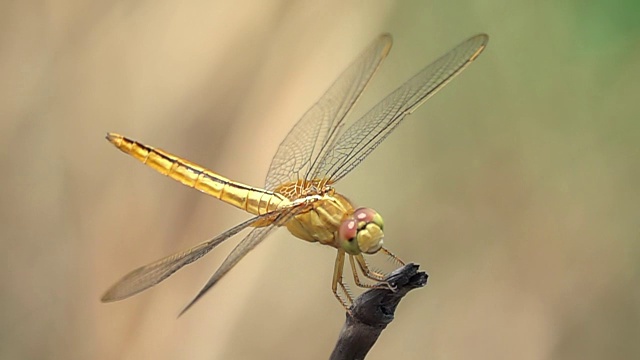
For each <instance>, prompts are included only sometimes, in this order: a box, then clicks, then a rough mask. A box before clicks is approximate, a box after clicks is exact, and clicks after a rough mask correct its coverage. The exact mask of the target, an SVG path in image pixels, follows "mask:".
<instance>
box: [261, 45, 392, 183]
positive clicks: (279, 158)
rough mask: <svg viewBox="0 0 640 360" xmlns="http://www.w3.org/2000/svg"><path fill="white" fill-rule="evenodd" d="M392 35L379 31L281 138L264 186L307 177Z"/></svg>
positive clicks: (378, 60) (378, 61)
mask: <svg viewBox="0 0 640 360" xmlns="http://www.w3.org/2000/svg"><path fill="white" fill-rule="evenodd" d="M391 42H392V41H391V36H390V35H388V34H384V35H381V36H380V37H379V38H378V39H376V40H375V41H374V42H373V43H372V44H371V45H370V46H369V47H368V48H367V49H366V50H365V51H364V52H363V53H361V54H360V56H359V57H358V58H357V59H356V60H355V61H354V62H353V63H352V64H351V65H350V66H349V67H348V68H347V69H346V70H345V71H344V72H343V73H342V74H341V75H340V76H339V77H338V79H337V80H336V81H335V82H334V83H333V84H332V85H331V87H330V88H329V89H328V90H327V92H325V93H324V95H322V97H321V98H320V100H318V102H317V103H315V105H313V106H312V107H311V108H310V109H309V110H308V111H307V112H306V113H305V114H304V115H303V116H302V118H301V119H300V120H298V122H297V123H296V125H295V126H294V127H293V128H292V129H291V131H290V132H289V134H287V136H286V137H285V139H284V140H283V141H282V143H281V144H280V146H279V147H278V150H277V152H276V154H275V156H274V158H273V160H272V161H271V166H270V167H269V172H268V173H267V178H266V186H265V187H266V189H267V190H273V189H275V188H276V187H277V186H279V185H281V184H284V183H288V182H296V181H297V180H298V179H307V178H308V175H309V174H310V173H312V172H313V171H312V169H313V168H314V167H315V166H317V162H316V161H317V159H319V158H321V156H322V154H324V152H326V150H327V149H329V148H331V146H330V145H331V144H332V142H333V141H334V140H335V139H336V135H337V134H338V132H339V129H340V127H341V126H340V125H341V124H342V121H343V120H344V118H345V116H346V115H347V114H348V113H349V110H351V108H352V107H353V105H354V104H355V103H356V101H357V100H358V98H359V97H360V94H361V93H362V91H363V90H364V88H365V87H366V85H367V84H368V83H369V80H371V77H372V76H373V74H374V73H375V71H376V69H378V67H379V65H380V63H381V62H382V60H383V59H384V58H385V57H386V56H387V54H388V53H389V50H390V49H391Z"/></svg>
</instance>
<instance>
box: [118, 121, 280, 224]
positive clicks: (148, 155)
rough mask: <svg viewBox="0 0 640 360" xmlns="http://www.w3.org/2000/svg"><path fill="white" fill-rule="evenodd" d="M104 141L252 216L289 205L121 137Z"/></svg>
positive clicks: (264, 192) (268, 194) (277, 195)
mask: <svg viewBox="0 0 640 360" xmlns="http://www.w3.org/2000/svg"><path fill="white" fill-rule="evenodd" d="M107 140H109V142H111V143H112V144H113V145H115V146H116V147H117V148H118V149H120V150H121V151H122V152H124V153H125V154H128V155H131V156H133V157H134V158H135V159H137V160H138V161H140V162H142V163H143V164H145V165H147V166H149V167H150V168H152V169H154V170H156V171H157V172H159V173H161V174H163V175H166V176H168V177H170V178H172V179H174V180H176V181H179V182H181V183H182V184H184V185H187V186H189V187H192V188H194V189H197V190H199V191H202V192H203V193H205V194H208V195H211V196H213V197H215V198H218V199H220V200H222V201H224V202H226V203H228V204H231V205H233V206H235V207H238V208H240V209H242V210H245V211H247V212H249V213H251V214H254V215H262V214H266V213H268V212H271V211H274V210H276V209H278V207H279V206H280V205H282V203H283V202H288V199H287V198H286V197H284V196H283V195H281V194H277V193H274V192H271V191H267V190H264V189H259V188H254V187H251V186H248V185H245V184H242V183H239V182H235V181H232V180H229V179H227V178H225V177H223V176H221V175H219V174H216V173H214V172H213V171H210V170H207V169H205V168H203V167H201V166H199V165H197V164H194V163H192V162H190V161H188V160H186V159H183V158H180V157H177V156H175V155H173V154H170V153H168V152H166V151H164V150H161V149H156V148H153V147H151V146H148V145H145V144H142V143H140V142H137V141H135V140H131V139H129V138H126V137H124V136H122V135H118V134H114V133H109V134H107Z"/></svg>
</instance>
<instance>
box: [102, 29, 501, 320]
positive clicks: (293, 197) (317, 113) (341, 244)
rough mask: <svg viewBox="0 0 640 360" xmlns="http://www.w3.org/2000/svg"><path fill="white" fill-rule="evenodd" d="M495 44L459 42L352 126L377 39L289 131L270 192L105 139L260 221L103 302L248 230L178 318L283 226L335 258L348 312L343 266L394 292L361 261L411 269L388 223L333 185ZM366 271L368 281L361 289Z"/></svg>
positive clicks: (134, 144)
mask: <svg viewBox="0 0 640 360" xmlns="http://www.w3.org/2000/svg"><path fill="white" fill-rule="evenodd" d="M488 41H489V37H488V36H487V35H486V34H478V35H475V36H473V37H471V38H469V39H467V40H466V41H464V42H462V43H460V44H459V45H457V46H456V47H454V48H453V49H451V50H450V51H449V52H447V53H446V54H444V55H443V56H441V57H440V58H438V59H437V60H435V61H434V62H432V63H431V64H429V65H427V66H426V67H425V68H423V69H422V70H421V71H420V72H418V73H417V74H416V75H414V76H413V77H412V78H410V79H409V80H407V81H406V82H405V83H404V84H402V85H401V86H400V87H398V88H397V89H396V90H395V91H393V92H392V93H390V94H389V95H387V96H386V97H385V98H384V99H383V100H382V101H380V102H379V103H378V104H377V105H375V106H374V107H373V108H371V109H370V110H369V111H368V112H366V113H365V115H364V116H362V117H361V118H359V119H358V120H356V121H354V122H353V123H352V124H351V125H350V126H349V127H345V119H346V118H347V115H348V114H349V113H350V111H351V109H352V108H353V106H354V104H355V103H356V102H357V101H358V99H359V98H360V96H361V94H362V92H363V91H364V89H365V88H366V87H367V85H368V84H369V82H370V80H371V78H372V77H373V75H374V74H375V72H376V71H377V70H378V68H379V67H380V65H381V63H382V61H383V60H384V59H385V58H386V56H387V54H388V53H389V51H390V49H391V44H392V38H391V35H389V34H382V35H380V36H379V37H378V38H377V39H375V40H374V41H373V42H372V43H371V44H370V45H369V46H368V47H367V48H366V49H365V50H364V51H363V52H362V53H361V54H360V55H359V56H358V57H357V58H356V59H355V60H354V61H353V62H352V63H351V64H350V65H349V66H348V67H347V68H346V69H345V70H344V71H343V72H342V73H341V75H340V76H339V77H338V78H337V79H336V80H335V81H334V83H333V84H332V85H331V86H330V87H329V88H328V89H327V91H326V92H325V93H324V94H323V95H322V96H321V97H320V99H319V100H318V101H317V102H316V103H315V104H314V105H313V106H312V107H311V108H310V109H309V110H308V111H307V112H306V113H305V114H304V115H303V116H302V118H300V119H299V120H298V122H297V123H296V124H295V125H294V126H293V128H292V129H291V130H290V131H289V133H288V134H287V136H286V137H285V138H284V140H283V141H282V143H281V144H280V146H279V147H278V149H277V151H276V153H275V156H274V157H273V159H272V161H271V165H270V167H269V170H268V172H267V176H266V181H265V185H264V187H252V186H249V185H246V184H243V183H240V182H236V181H233V180H230V179H228V178H225V177H223V176H221V175H219V174H217V173H215V172H213V171H211V170H208V169H206V168H204V167H201V166H200V165H197V164H194V163H192V162H190V161H188V160H186V159H183V158H181V157H178V156H176V155H173V154H170V153H168V152H166V151H164V150H161V149H159V148H154V147H151V146H149V145H145V144H143V143H141V142H138V141H135V140H132V139H130V138H128V137H125V136H122V135H119V134H116V133H108V134H107V136H106V138H107V140H108V141H109V142H110V143H111V144H113V145H115V147H116V148H118V149H119V150H121V151H123V152H124V153H125V154H128V155H130V156H132V157H134V158H135V159H137V160H138V161H140V162H142V163H143V164H145V165H147V166H149V167H151V168H153V169H154V170H156V171H158V172H160V173H161V174H163V175H166V176H168V177H170V178H172V179H174V180H177V181H179V182H181V183H182V184H184V185H187V186H189V187H192V188H195V189H197V190H199V191H201V192H203V193H205V194H208V195H211V196H213V197H215V198H217V199H220V200H222V201H224V202H225V203H227V204H230V205H233V206H235V207H237V208H240V209H242V210H244V211H246V212H248V213H250V214H252V215H253V216H252V217H251V218H249V219H248V220H246V221H244V222H242V223H240V224H238V225H236V226H234V227H232V228H230V229H228V230H227V231H225V232H223V233H222V234H220V235H218V236H216V237H214V238H213V239H211V240H208V241H205V242H202V243H200V244H198V245H195V246H193V247H191V248H189V249H186V250H184V251H180V252H178V253H175V254H173V255H170V256H167V257H165V258H163V259H160V260H158V261H155V262H152V263H150V264H148V265H145V266H142V267H140V268H137V269H135V270H133V271H131V272H130V273H128V274H127V275H125V276H124V277H123V278H122V279H120V280H119V281H118V282H116V283H115V284H114V285H113V286H112V287H111V288H109V289H108V290H107V291H106V293H105V294H104V296H103V297H102V301H103V302H112V301H117V300H122V299H125V298H128V297H130V296H132V295H135V294H137V293H139V292H141V291H143V290H146V289H148V288H150V287H152V286H154V285H156V284H158V283H160V282H161V281H163V280H165V279H166V278H168V277H169V276H171V275H172V274H173V273H174V272H176V271H178V270H179V269H181V268H182V267H184V266H185V265H188V264H190V263H193V262H194V261H196V260H198V259H200V258H201V257H202V256H204V255H205V254H207V253H208V252H210V251H211V250H212V249H213V248H215V247H216V246H217V245H219V244H220V243H222V242H224V241H225V240H227V239H229V238H231V237H232V236H234V235H236V234H238V233H239V232H241V231H242V230H244V229H246V228H252V230H251V231H250V232H249V233H248V234H247V235H246V236H245V237H244V238H243V239H242V240H241V241H240V242H239V243H238V245H237V246H236V247H235V248H234V249H233V250H232V251H231V253H230V254H229V255H228V256H227V258H226V259H225V260H224V261H223V263H222V264H221V265H220V267H219V268H218V269H217V270H216V271H215V273H214V274H213V275H212V276H211V278H210V279H209V281H207V283H206V284H205V285H204V287H203V288H202V289H201V290H200V291H199V292H198V293H197V295H196V296H195V297H194V298H193V299H192V300H191V301H190V302H189V303H188V304H187V306H186V307H185V308H184V309H183V310H182V312H181V313H180V315H182V314H183V313H184V312H185V311H187V310H188V309H189V308H191V306H193V304H195V303H196V302H197V301H198V300H199V299H200V298H201V297H202V296H203V295H204V294H205V293H207V292H208V291H209V290H210V289H211V287H213V286H214V285H215V284H216V283H217V282H218V281H219V280H220V279H221V278H222V277H223V276H224V275H225V274H227V273H228V272H229V271H230V270H231V269H232V268H233V267H234V266H235V265H236V264H237V263H238V262H239V261H240V260H241V259H242V258H243V257H244V256H245V255H247V254H248V253H249V252H250V251H251V250H253V249H254V248H255V247H256V246H257V245H259V244H260V243H261V242H262V241H263V240H264V239H265V238H267V236H268V235H269V234H271V233H273V232H274V230H276V229H278V228H280V227H286V228H287V230H288V231H289V232H290V233H291V234H292V235H293V236H295V237H297V238H299V239H302V240H305V241H308V242H317V243H320V244H322V245H327V246H331V247H333V248H335V249H336V250H337V256H336V259H335V263H334V268H333V278H332V283H331V290H332V292H333V294H334V295H335V297H336V298H337V299H338V301H339V302H340V303H341V304H342V306H343V307H344V308H345V309H346V310H347V311H349V306H350V304H351V303H352V300H353V299H352V295H351V294H350V292H349V290H348V289H347V287H346V286H345V283H344V279H343V272H344V268H345V260H346V258H348V259H349V263H350V266H351V270H352V273H353V278H354V282H355V284H356V285H357V286H359V287H362V288H371V287H379V286H383V287H384V286H387V287H389V288H391V289H392V290H393V288H392V287H391V285H389V284H388V283H385V282H384V279H385V276H386V274H385V273H383V272H381V271H376V270H374V269H372V268H371V267H370V266H369V264H368V263H367V260H366V259H365V257H364V255H365V254H366V255H370V254H376V253H381V254H384V255H385V256H387V257H388V258H389V259H391V260H393V261H394V262H395V263H398V264H404V262H403V261H402V260H400V259H399V258H398V257H397V256H395V255H394V254H393V253H392V252H391V251H389V250H388V249H387V248H386V247H385V246H383V244H384V221H383V219H382V216H381V215H380V214H379V213H378V212H376V211H375V210H373V209H371V208H366V207H358V208H357V207H356V206H355V205H354V204H353V203H352V202H351V201H349V200H348V199H347V198H346V197H345V196H344V195H341V194H340V193H338V192H337V191H336V190H335V188H334V185H335V184H336V183H337V182H338V181H339V180H341V179H342V178H343V177H344V176H346V175H347V174H349V173H350V172H351V171H352V170H353V169H354V168H355V167H356V166H358V165H359V164H360V163H361V162H362V161H363V160H364V159H365V158H366V157H367V156H368V155H369V154H370V153H371V152H372V151H373V150H374V149H375V148H377V147H378V145H380V143H382V142H383V140H384V139H385V138H386V137H387V136H388V135H389V134H391V132H393V130H394V129H395V128H396V127H397V126H398V125H399V124H400V123H401V122H402V120H403V119H405V117H406V116H407V115H409V114H411V113H412V112H413V111H414V110H416V109H417V108H418V107H419V106H420V105H422V104H423V103H424V102H425V101H426V100H427V99H429V98H430V97H431V96H432V95H434V94H435V93H436V92H437V91H438V90H440V89H442V87H444V86H445V85H446V84H447V83H448V82H449V81H451V79H452V78H454V77H455V76H456V75H458V74H459V73H460V72H462V71H463V70H464V69H465V68H466V67H467V66H468V65H469V64H471V62H473V61H474V60H475V59H476V58H477V57H478V56H479V55H480V53H481V52H482V51H483V50H484V49H485V47H486V46H487V43H488ZM359 272H360V273H361V274H362V275H363V276H364V278H366V279H369V280H371V281H369V282H367V281H363V279H361V278H360V275H359ZM371 282H377V283H376V284H375V285H373V284H371Z"/></svg>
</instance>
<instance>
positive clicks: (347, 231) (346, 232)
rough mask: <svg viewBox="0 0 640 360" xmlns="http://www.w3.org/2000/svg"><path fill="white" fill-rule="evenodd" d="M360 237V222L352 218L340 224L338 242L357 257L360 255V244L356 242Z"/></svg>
mask: <svg viewBox="0 0 640 360" xmlns="http://www.w3.org/2000/svg"><path fill="white" fill-rule="evenodd" d="M357 235H358V222H357V221H356V220H355V219H354V218H352V217H350V218H348V219H346V220H344V221H343V222H342V224H340V227H339V228H338V241H339V243H340V246H342V248H343V249H344V250H345V251H346V252H347V253H349V254H352V255H357V254H359V253H360V250H359V248H358V243H357V242H356V241H354V240H355V239H356V236H357Z"/></svg>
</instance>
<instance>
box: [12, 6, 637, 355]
mask: <svg viewBox="0 0 640 360" xmlns="http://www.w3.org/2000/svg"><path fill="white" fill-rule="evenodd" d="M319 3H320V2H311V1H310V2H287V1H280V2H277V1H262V2H258V1H239V2H238V1H236V2H226V1H225V2H212V1H202V2H197V1H194V2H181V3H180V4H178V2H169V1H153V2H146V1H142V2H139V1H138V2H128V1H113V2H92V3H89V2H85V1H66V2H63V1H49V2H20V1H14V2H11V1H4V2H2V4H1V5H0V14H1V15H0V76H1V79H2V81H0V126H1V127H0V143H1V144H2V147H1V148H0V149H1V151H2V152H1V153H0V167H1V168H2V169H3V172H2V177H0V179H1V180H0V181H1V183H0V194H1V206H0V211H1V214H2V215H1V217H0V221H1V227H0V228H1V231H2V233H1V238H0V251H1V254H2V257H3V258H2V262H1V265H2V269H1V271H0V281H1V289H2V290H1V291H2V292H1V297H0V309H1V311H0V324H2V325H1V326H0V331H1V333H0V358H2V359H45V358H48V359H247V358H253V359H265V358H272V359H324V358H327V357H328V355H329V353H330V351H331V349H332V346H333V344H334V342H335V339H336V337H337V334H338V332H339V330H340V327H341V325H342V321H343V318H344V312H343V311H342V310H341V308H340V306H339V305H338V304H337V303H336V301H335V299H334V298H333V295H332V294H331V292H330V288H329V286H330V281H331V274H332V264H333V258H334V252H333V251H332V250H331V249H329V248H323V247H321V246H318V245H310V244H308V243H304V242H302V241H298V240H295V239H294V238H292V237H291V236H290V235H288V234H287V232H286V231H284V230H281V231H279V232H278V233H277V234H276V235H275V236H272V237H271V238H270V239H269V241H266V242H265V243H264V244H263V245H261V246H260V247H259V248H258V249H256V250H255V251H254V252H253V253H251V254H250V255H249V256H247V258H245V259H244V260H243V261H242V262H241V263H240V264H239V265H238V266H237V268H236V269H234V271H232V272H231V273H230V274H229V275H228V277H227V278H225V279H224V280H223V281H222V282H221V283H220V284H219V285H218V286H216V287H215V288H214V289H213V290H212V291H211V292H210V293H209V294H208V295H207V296H206V297H205V298H204V299H203V300H202V301H201V302H200V303H198V304H197V305H196V306H195V307H194V308H193V309H192V310H190V311H189V312H188V313H187V314H186V315H184V316H183V317H181V318H180V319H178V320H176V315H177V314H178V312H179V310H180V309H181V308H182V306H184V305H185V304H186V302H187V301H188V300H190V298H191V297H192V296H193V295H194V294H195V293H196V292H197V291H198V290H199V289H200V287H201V285H202V284H203V283H204V282H205V281H206V279H208V277H209V276H210V275H211V273H212V272H213V271H214V270H215V268H216V267H217V266H218V265H219V264H220V263H221V261H222V260H223V258H224V256H226V254H228V252H229V251H230V250H231V248H232V246H233V245H234V244H235V243H236V242H237V240H238V239H239V238H236V239H233V240H232V241H230V242H229V244H225V245H224V246H221V247H220V248H218V249H216V250H215V251H214V252H212V253H211V254H210V255H209V256H207V257H205V258H203V259H201V260H200V261H199V262H198V263H196V264H194V265H191V266H189V267H187V268H186V269H185V270H183V271H180V272H179V273H177V274H176V275H175V276H173V277H172V278H171V279H169V280H168V281H166V282H165V283H163V284H162V285H160V286H158V287H156V288H153V289H152V290H149V291H147V292H145V293H143V294H140V295H138V296H136V297H134V298H131V299H128V300H127V301H123V302H119V303H115V304H107V305H105V304H102V303H100V302H99V301H98V299H99V297H100V295H101V294H102V292H103V291H104V290H105V289H106V288H107V287H108V286H109V285H111V284H112V283H113V282H114V281H115V280H117V279H118V278H119V277H120V276H122V275H123V274H125V273H126V272H128V271H129V270H131V269H133V268H135V267H137V266H140V265H143V264H144V263H147V262H150V261H152V260H155V259H157V258H159V257H162V256H164V255H168V254H170V253H172V252H174V251H177V250H180V249H182V248H185V247H187V246H190V245H192V244H195V243H198V242H200V241H202V240H205V239H208V238H210V237H212V236H215V235H216V234H218V233H220V232H222V231H223V230H225V229H226V228H228V227H231V226H232V225H234V224H236V223H238V222H240V221H242V220H243V219H246V215H245V214H243V213H241V212H240V211H238V210H235V209H233V208H231V207H229V206H225V205H224V204H221V203H219V202H217V201H214V200H213V199H211V198H209V197H207V196H205V195H202V194H200V193H198V192H197V191H194V190H191V189H188V188H186V187H183V186H180V185H179V184H177V183H175V182H173V181H170V180H168V179H165V178H163V177H161V176H159V175H158V174H156V173H155V172H153V171H151V170H149V169H147V168H145V167H143V166H141V165H140V164H138V163H136V162H135V161H133V160H132V159H130V158H128V157H126V156H124V155H123V154H121V153H119V152H118V151H116V150H115V149H114V148H113V147H111V146H110V145H109V144H108V143H107V142H106V141H105V140H104V139H103V137H104V134H105V132H107V131H116V132H120V133H123V134H126V135H127V136H130V137H133V138H135V139H139V140H141V141H144V142H147V143H149V144H151V145H154V146H159V147H162V148H164V149H168V150H170V151H173V152H175V153H177V154H179V155H181V156H184V157H187V158H189V159H191V160H192V161H195V162H198V163H200V164H202V165H204V166H207V167H210V168H212V169H215V170H216V171H218V172H220V173H221V174H224V175H225V176H228V177H230V178H232V179H235V180H239V181H244V182H246V183H249V184H254V185H261V184H262V183H263V181H264V175H265V174H266V170H267V168H268V165H269V161H270V159H271V156H272V154H273V153H274V152H275V149H276V147H277V145H278V143H279V142H280V141H281V140H282V138H283V137H284V135H285V134H286V132H287V131H288V129H289V128H290V127H291V126H292V125H293V124H294V122H295V121H296V120H297V119H298V118H299V117H300V116H301V115H302V114H303V113H304V111H305V110H306V109H307V108H308V107H309V106H310V105H311V104H312V103H313V102H314V101H315V99H317V98H318V97H319V96H320V95H321V94H322V93H323V91H324V89H326V87H327V86H328V85H329V84H330V83H331V82H332V81H333V80H334V78H335V77H336V76H337V75H338V74H339V72H340V71H341V70H342V69H343V68H344V67H345V66H346V65H347V64H348V63H349V61H350V60H351V59H353V58H354V56H355V55H356V54H357V53H358V52H359V51H360V50H361V49H363V48H364V47H365V46H366V44H368V43H369V42H370V41H371V40H372V39H373V38H374V37H375V36H376V35H377V34H379V33H381V32H385V31H388V32H391V33H392V34H393V35H394V39H395V44H394V49H393V50H392V52H391V55H390V57H389V58H388V59H387V61H386V62H385V65H384V66H383V69H382V70H381V71H380V73H379V75H378V76H377V77H376V78H375V79H374V82H373V84H372V86H371V87H370V88H369V90H368V91H367V93H366V95H365V97H364V99H363V101H362V102H360V103H359V106H358V109H357V110H356V112H355V114H354V115H357V114H362V112H363V111H365V110H366V109H367V108H368V107H370V106H372V105H373V104H374V103H375V102H376V101H377V100H379V99H380V98H381V97H382V96H383V95H384V94H386V93H388V92H390V91H391V90H393V89H394V88H395V87H396V86H397V85H399V84H401V83H402V81H404V80H405V79H406V78H408V77H409V76H410V75H412V74H414V73H415V72H417V71H418V70H420V68H421V67H422V66H424V65H426V64H427V63H428V62H430V61H431V60H434V59H435V58H436V57H437V56H439V55H441V54H443V53H444V52H445V51H447V50H448V49H450V48H451V47H453V46H454V45H455V44H457V43H458V42H460V41H462V40H464V39H466V38H467V37H469V36H471V35H473V34H475V33H478V32H486V33H488V34H489V35H490V36H491V40H490V43H489V47H488V48H487V50H486V51H485V53H484V54H483V55H482V56H481V57H480V58H479V59H478V61H477V62H476V63H474V64H473V65H472V66H471V67H470V68H469V69H468V70H467V71H466V72H465V73H464V74H463V75H462V76H460V77H459V78H457V79H456V80H455V81H454V82H452V83H451V84H450V85H449V86H448V87H447V88H446V89H445V90H443V91H442V92H441V93H440V94H438V95H437V96H436V97H435V98H433V99H432V100H431V101H430V102H429V103H428V105H426V106H424V107H423V108H421V109H420V110H419V111H417V112H416V113H415V114H414V115H412V116H411V117H410V118H408V119H407V121H406V122H405V123H404V125H402V126H401V127H400V128H398V130H397V131H396V132H395V133H394V134H393V135H392V136H391V137H390V138H388V140H387V141H386V142H385V143H384V144H383V145H382V146H381V147H380V148H379V149H378V150H377V151H376V152H374V153H373V154H372V155H371V156H370V157H369V158H368V159H367V160H366V161H365V162H364V163H363V164H362V165H361V166H360V167H358V168H357V170H355V171H354V172H353V173H352V174H350V175H349V176H348V177H347V178H345V179H344V181H342V182H341V183H340V184H338V189H339V190H340V191H341V192H343V193H345V194H347V195H348V196H349V197H350V198H351V199H352V200H354V201H355V202H357V203H358V204H360V205H366V206H370V207H373V208H375V209H377V210H378V211H379V212H380V213H381V214H382V215H383V216H384V218H385V222H386V229H385V230H386V235H387V238H386V243H387V244H388V246H389V247H390V248H391V249H393V250H394V251H395V252H396V253H397V254H398V255H399V256H401V257H402V258H404V259H405V260H408V261H414V262H417V263H420V264H421V265H422V267H423V268H424V269H426V270H427V271H428V272H429V274H430V275H431V277H430V280H429V284H428V286H427V287H426V288H424V289H422V290H419V291H415V292H413V293H411V294H410V295H409V296H408V297H407V298H406V299H405V300H404V301H403V303H402V304H401V306H400V308H399V309H398V313H397V319H396V321H395V322H393V323H392V325H391V326H390V327H389V328H388V329H387V330H386V331H385V332H384V333H383V335H382V337H381V338H380V340H379V341H378V343H377V344H376V345H375V347H374V348H373V350H372V351H371V353H370V356H369V357H368V359H392V358H396V359H427V358H428V359H470V358H473V359H604V358H607V359H614V358H617V359H631V358H637V357H638V356H640V343H639V342H638V341H637V340H638V336H639V335H640V306H639V305H640V286H638V284H639V280H640V265H639V264H640V261H639V260H640V239H639V234H640V227H639V225H638V218H639V216H638V215H640V196H639V195H640V192H639V191H638V183H639V182H640V164H639V161H638V158H639V156H640V150H639V149H640V147H639V146H638V140H640V125H639V124H640V123H639V120H640V119H638V114H639V113H640V112H639V110H640V109H639V106H638V94H639V91H640V85H638V84H640V25H639V24H640V23H639V22H638V21H637V14H638V5H637V2H633V1H614V2H605V1H602V2H596V1H586V2H585V1H577V0H576V1H563V2H558V1H538V2H533V1H531V2H513V1H507V0H500V1H491V2H490V1H455V2H453V1H449V2H447V1H413V2H410V1H407V2H398V3H395V2H383V1H380V2H367V1H361V2H344V1H325V2H322V4H323V5H319ZM527 4H528V5H527ZM534 4H535V5H534ZM634 14H636V15H634Z"/></svg>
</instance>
